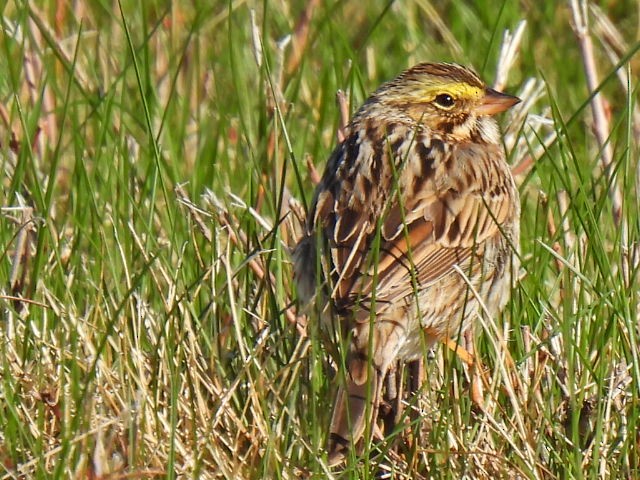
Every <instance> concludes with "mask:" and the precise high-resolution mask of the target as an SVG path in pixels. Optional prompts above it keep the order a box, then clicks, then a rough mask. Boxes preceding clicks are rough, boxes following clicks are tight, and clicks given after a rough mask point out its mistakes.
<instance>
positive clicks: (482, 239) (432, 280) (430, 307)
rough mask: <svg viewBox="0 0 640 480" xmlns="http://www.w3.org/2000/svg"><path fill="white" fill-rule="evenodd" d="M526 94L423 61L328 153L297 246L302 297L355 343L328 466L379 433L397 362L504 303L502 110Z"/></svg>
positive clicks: (510, 232) (513, 191) (508, 257)
mask: <svg viewBox="0 0 640 480" xmlns="http://www.w3.org/2000/svg"><path fill="white" fill-rule="evenodd" d="M518 102H520V99H519V98H518V97H516V96H513V95H509V94H507V93H503V92H499V91H496V90H494V89H492V88H490V87H488V86H487V85H486V84H485V83H484V82H483V81H482V80H481V79H480V78H479V76H478V75H477V74H476V73H475V72H474V71H473V70H472V69H470V68H467V67H465V66H462V65H459V64H454V63H420V64H417V65H415V66H413V67H411V68H409V69H407V70H405V71H404V72H402V73H400V74H399V75H398V76H397V77H396V78H394V79H393V80H391V81H389V82H387V83H384V84H382V85H381V86H380V87H379V88H378V89H377V90H376V91H375V92H374V93H372V94H371V95H370V97H369V98H368V99H367V100H366V101H365V102H364V103H363V104H362V106H361V107H360V108H359V109H358V110H357V112H356V113H355V114H354V116H353V117H352V119H351V120H350V122H349V123H348V125H347V126H346V127H345V129H344V139H343V140H342V141H341V142H339V144H338V145H337V146H336V147H335V149H334V150H333V153H332V154H331V155H330V157H329V159H328V161H327V165H326V168H325V170H324V173H323V175H322V177H321V180H320V182H319V183H318V185H317V186H316V189H315V193H314V195H313V199H312V201H311V203H310V206H309V208H308V212H307V218H306V221H305V225H304V232H303V234H302V238H301V239H300V240H299V242H298V243H297V245H296V246H295V247H294V249H293V274H294V280H295V283H296V285H297V291H298V298H299V300H300V302H301V303H302V304H303V305H304V304H306V305H315V306H316V307H317V311H318V312H320V313H319V316H320V317H321V318H320V323H321V326H322V329H323V331H329V332H334V333H335V332H338V333H340V335H338V336H335V335H334V338H340V339H343V340H342V341H344V342H346V343H345V344H346V352H347V353H346V355H345V358H344V359H343V361H342V362H340V361H338V362H336V363H337V364H338V366H344V370H345V371H344V372H343V376H342V378H343V379H344V381H343V382H341V383H340V385H339V386H338V390H337V395H336V399H335V403H334V407H333V415H332V418H331V423H330V428H329V438H328V442H327V451H328V463H329V465H331V466H335V465H339V464H340V463H342V462H343V461H344V460H345V457H346V456H347V454H348V453H349V451H350V448H355V449H357V451H362V449H363V446H364V444H365V442H371V441H372V437H373V433H372V432H373V431H374V430H375V429H374V427H373V425H374V423H375V422H376V419H377V416H378V409H379V407H380V402H381V398H382V393H383V385H384V379H385V376H386V375H387V374H388V372H389V369H390V368H391V367H392V365H394V362H398V361H404V362H409V361H413V360H416V359H419V358H422V357H423V356H425V355H426V353H427V352H428V351H429V350H430V349H431V348H433V346H434V345H435V344H436V343H437V342H438V341H442V340H447V339H449V338H454V337H455V336H456V335H459V334H460V333H461V332H464V331H465V330H466V329H467V328H468V327H469V326H470V325H471V323H472V322H473V321H474V319H477V318H478V315H497V314H499V313H500V312H501V310H502V309H503V308H504V306H505V304H506V303H507V301H508V299H509V297H510V292H511V287H512V284H513V282H514V280H515V278H516V277H517V270H518V268H519V261H518V249H519V238H520V201H519V195H518V190H517V187H516V184H515V182H514V179H513V177H512V175H511V170H510V167H509V164H508V163H507V160H506V154H505V148H504V145H503V143H502V136H501V133H500V130H499V128H498V124H497V122H496V120H495V118H494V116H495V115H496V114H499V113H501V112H504V111H506V110H508V109H509V108H511V107H513V106H514V105H516V104H517V103H518ZM344 339H346V340H344ZM365 432H368V437H367V438H365Z"/></svg>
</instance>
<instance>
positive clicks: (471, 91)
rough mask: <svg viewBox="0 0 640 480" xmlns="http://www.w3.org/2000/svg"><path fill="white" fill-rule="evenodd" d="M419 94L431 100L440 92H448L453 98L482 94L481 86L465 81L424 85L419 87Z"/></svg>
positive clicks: (477, 96)
mask: <svg viewBox="0 0 640 480" xmlns="http://www.w3.org/2000/svg"><path fill="white" fill-rule="evenodd" d="M421 90H422V91H421V92H420V96H421V97H422V98H424V99H425V100H427V101H428V100H431V99H433V98H435V97H436V95H439V94H441V93H448V94H449V95H451V96H452V97H454V98H465V99H474V98H480V97H481V96H482V94H483V91H482V89H481V88H478V87H474V86H471V85H469V84H467V83H445V84H439V85H425V86H424V88H422V89H421Z"/></svg>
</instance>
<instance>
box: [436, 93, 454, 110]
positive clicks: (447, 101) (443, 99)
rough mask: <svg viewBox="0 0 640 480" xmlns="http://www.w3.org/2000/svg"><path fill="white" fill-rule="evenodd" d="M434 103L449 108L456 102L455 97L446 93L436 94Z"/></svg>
mask: <svg viewBox="0 0 640 480" xmlns="http://www.w3.org/2000/svg"><path fill="white" fill-rule="evenodd" d="M436 103H437V104H438V105H439V106H441V107H444V108H451V107H453V105H454V104H455V103H456V101H455V99H454V98H453V97H452V96H451V95H449V94H448V93H440V94H439V95H436Z"/></svg>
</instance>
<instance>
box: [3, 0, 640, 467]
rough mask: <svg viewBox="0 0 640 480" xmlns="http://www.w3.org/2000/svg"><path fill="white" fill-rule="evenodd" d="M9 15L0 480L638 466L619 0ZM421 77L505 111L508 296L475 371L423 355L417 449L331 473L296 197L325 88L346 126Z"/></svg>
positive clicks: (632, 211)
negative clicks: (484, 85) (439, 69)
mask: <svg viewBox="0 0 640 480" xmlns="http://www.w3.org/2000/svg"><path fill="white" fill-rule="evenodd" d="M0 9H1V12H2V33H1V37H0V48H1V49H2V54H0V72H1V74H0V119H1V122H0V146H1V153H0V167H1V172H2V173H1V178H0V181H1V182H2V189H1V191H0V205H1V206H2V211H1V215H0V307H1V309H2V310H1V312H2V313H1V317H0V332H1V333H2V335H1V337H0V338H1V339H0V425H1V426H2V427H1V430H0V479H23V478H24V479H26V478H29V479H30V478H39V479H40V478H42V479H44V478H91V479H106V478H110V479H117V478H177V477H181V478H228V479H258V478H268V479H279V478H282V479H291V478H337V477H341V478H398V479H403V478H414V479H420V478H456V479H457V478H532V479H533V478H551V479H553V478H558V479H573V478H576V479H586V478H589V479H590V478H615V479H621V478H622V479H633V478H639V477H640V433H639V432H640V358H639V356H640V355H639V348H638V342H639V322H640V318H639V308H638V305H639V300H640V298H639V293H638V290H639V282H640V280H639V278H638V268H637V267H638V262H639V259H640V251H639V247H638V242H639V240H640V215H639V211H640V205H639V201H638V193H639V192H640V163H639V162H638V154H639V153H640V152H639V151H638V139H639V138H640V114H639V110H638V106H637V98H638V85H639V83H638V82H639V76H638V68H639V67H640V65H639V63H638V56H637V55H636V53H637V51H638V49H639V48H640V43H639V42H638V39H639V38H640V18H639V15H638V10H639V9H640V7H639V5H638V3H637V2H632V1H629V0H627V1H620V2H613V1H609V0H603V1H599V2H580V3H579V2H578V0H574V1H569V2H538V1H532V0H522V1H520V2H515V1H508V0H505V1H503V2H498V3H496V2H490V1H486V0H480V1H477V2H465V1H456V0H431V1H430V0H414V1H408V0H407V1H401V0H397V1H383V0H373V1H369V2H361V1H335V0H332V1H323V0H307V1H294V2H290V1H286V0H264V1H262V2H256V1H250V0H246V1H245V0H229V1H226V2H225V1H222V0H218V1H213V2H210V1H198V0H193V1H176V2H171V3H170V2H165V1H159V0H148V1H144V2H134V1H130V0H120V1H119V2H118V1H93V2H72V3H69V2H62V1H54V0H42V1H39V2H28V1H26V0H17V1H9V2H6V3H5V2H3V4H2V7H0ZM585 19H586V23H585V25H584V26H583V27H584V28H581V27H580V25H581V21H584V20H585ZM523 22H524V23H523ZM576 27H579V28H576ZM506 31H509V32H510V35H509V36H507V37H505V32H506ZM420 61H456V62H459V63H463V64H466V65H470V66H473V67H474V68H475V69H476V70H477V71H478V72H479V73H480V74H481V76H482V77H484V78H485V79H486V80H487V81H488V82H489V83H490V84H496V85H498V86H500V87H501V88H504V89H505V90H506V91H508V92H510V93H514V94H518V95H520V96H521V97H522V98H523V99H524V102H523V103H522V104H521V105H520V106H519V107H518V108H516V109H514V110H513V111H512V112H510V113H508V114H505V115H503V116H502V118H501V119H500V120H501V123H502V127H503V130H504V131H505V144H506V148H507V150H508V152H509V156H510V157H509V158H510V159H511V162H512V164H513V166H514V171H515V173H516V174H517V182H518V185H519V188H520V192H521V197H522V207H523V209H522V227H523V228H522V271H521V280H520V283H519V284H518V286H517V287H516V288H515V289H514V292H513V295H512V301H511V302H510V304H509V306H508V308H507V311H506V312H505V313H504V315H503V316H502V317H501V318H497V319H489V320H487V321H485V322H479V323H478V326H477V328H476V334H477V335H476V342H475V352H476V355H477V357H478V359H479V360H480V361H481V362H482V368H479V369H476V373H474V370H473V369H471V370H470V369H468V368H467V367H466V365H465V364H464V363H463V362H462V361H461V360H460V359H459V358H458V356H457V355H456V354H455V353H454V352H452V351H451V350H450V349H447V348H439V349H437V350H436V351H435V352H432V353H433V354H428V355H427V353H428V352H425V355H426V356H427V357H428V360H427V362H426V375H427V381H426V382H425V386H424V388H423V389H422V391H421V394H420V398H419V401H417V402H413V403H412V406H411V408H413V409H415V410H416V411H418V413H419V419H418V420H419V421H418V422H415V423H414V424H413V425H412V426H411V429H412V430H413V433H412V434H409V433H407V432H399V433H398V435H397V437H398V438H396V440H395V441H396V443H395V444H396V445H398V449H397V452H396V453H394V452H388V451H387V450H386V448H387V446H388V445H390V444H383V445H382V446H381V447H380V448H381V450H382V452H381V453H380V454H377V451H373V452H372V453H373V455H372V456H371V458H369V457H365V458H363V459H355V458H351V459H349V462H348V464H347V466H346V469H345V471H344V473H339V472H335V471H333V472H332V471H330V470H328V468H327V466H326V456H325V454H324V453H323V447H324V445H325V439H326V433H327V432H326V429H327V425H328V422H329V415H330V410H331V405H332V401H333V395H334V385H333V384H332V382H331V375H332V371H331V367H330V362H329V358H328V355H327V353H326V352H325V350H324V348H323V346H322V343H321V342H320V340H319V335H318V332H317V325H316V323H314V322H313V319H310V321H308V323H307V321H306V320H305V318H304V317H302V316H299V317H297V318H296V314H295V292H294V289H293V286H292V278H291V265H290V259H289V255H288V247H289V246H290V245H291V244H292V243H293V241H294V235H295V228H294V227H295V223H296V222H295V220H293V219H294V216H293V215H292V214H291V212H290V211H289V205H290V204H291V202H290V199H291V198H295V199H297V200H298V201H299V204H300V205H301V206H302V207H301V208H302V209H304V205H305V204H306V202H308V201H309V199H310V196H311V194H312V191H313V181H312V177H313V168H311V167H310V165H315V167H316V168H317V169H319V170H320V171H321V170H322V169H323V167H324V164H325V161H326V158H327V157H328V155H329V153H330V151H331V150H332V148H333V146H334V144H335V141H336V140H335V138H336V131H337V128H338V126H339V125H340V121H341V115H340V109H339V108H338V105H337V104H336V100H335V98H336V92H337V91H338V90H342V91H343V92H344V93H345V94H346V99H347V101H346V103H344V102H343V105H346V106H347V107H348V111H349V112H353V110H354V109H355V108H356V107H357V106H358V105H359V104H360V103H361V102H362V101H363V100H364V99H365V98H366V96H367V95H368V93H370V92H371V91H373V90H374V89H375V88H376V87H377V86H378V85H379V84H380V83H381V82H383V81H385V80H388V79H390V78H392V77H394V76H395V75H396V74H397V73H399V72H400V71H402V70H403V69H405V68H406V67H408V66H411V65H413V64H415V63H418V62H420ZM596 91H599V92H600V94H599V95H594V93H595V92H596ZM284 215H286V217H285V219H284V220H281V219H282V217H283V216H284ZM478 371H481V372H482V375H483V376H484V384H483V389H482V392H481V393H480V394H481V395H482V396H483V398H484V402H483V406H482V408H481V407H479V406H478V405H476V404H474V403H473V402H472V400H471V395H470V378H471V377H474V376H475V377H476V378H478V377H479V375H478V373H477V372H478ZM409 429H410V428H409V427H407V430H409Z"/></svg>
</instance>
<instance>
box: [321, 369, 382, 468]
mask: <svg viewBox="0 0 640 480" xmlns="http://www.w3.org/2000/svg"><path fill="white" fill-rule="evenodd" d="M362 368H364V369H365V370H364V371H363V370H362ZM383 380H384V374H383V373H382V372H380V371H379V370H378V369H377V368H376V367H375V366H374V365H367V362H366V361H364V362H363V361H362V360H361V359H356V360H352V361H350V362H349V368H348V374H347V382H346V385H344V386H342V385H341V386H340V388H339V389H338V394H337V396H336V402H335V406H334V408H333V417H332V419H331V429H330V435H329V442H328V451H329V465H330V466H334V465H337V464H339V463H341V462H342V460H343V459H344V458H345V457H346V455H347V453H348V451H349V449H350V448H354V447H355V448H356V451H357V450H358V449H360V448H361V445H362V442H361V440H362V437H363V435H364V433H365V430H366V429H367V425H369V430H370V431H369V432H368V434H369V435H368V437H369V438H367V439H364V440H365V441H368V440H369V439H370V438H371V435H372V434H373V431H374V426H375V420H376V418H377V416H378V408H379V406H380V396H381V392H382V382H383Z"/></svg>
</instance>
